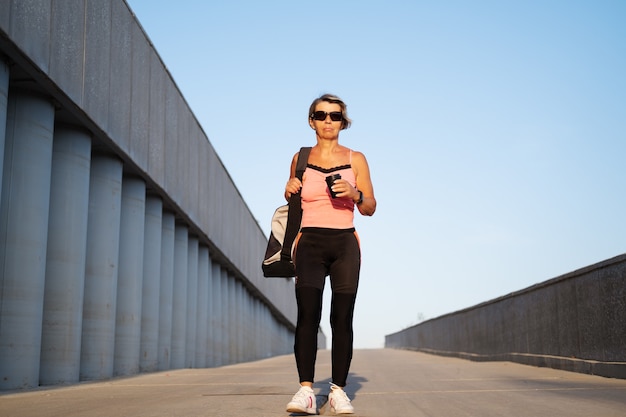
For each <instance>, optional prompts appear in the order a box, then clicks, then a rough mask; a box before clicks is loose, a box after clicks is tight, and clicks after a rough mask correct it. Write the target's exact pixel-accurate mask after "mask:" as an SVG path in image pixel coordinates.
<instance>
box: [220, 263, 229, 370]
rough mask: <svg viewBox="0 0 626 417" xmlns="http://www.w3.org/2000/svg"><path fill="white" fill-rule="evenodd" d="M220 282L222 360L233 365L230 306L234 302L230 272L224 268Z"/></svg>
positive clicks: (221, 269) (221, 271)
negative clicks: (230, 286) (230, 285)
mask: <svg viewBox="0 0 626 417" xmlns="http://www.w3.org/2000/svg"><path fill="white" fill-rule="evenodd" d="M220 280H221V287H222V309H221V312H222V317H221V320H220V328H221V332H222V338H221V342H222V343H221V346H220V352H222V355H221V358H222V364H223V365H228V364H229V363H231V361H230V358H231V356H230V345H231V341H230V336H231V332H230V319H229V317H230V305H231V304H232V301H231V299H230V288H229V281H230V280H229V279H228V271H226V269H224V268H220Z"/></svg>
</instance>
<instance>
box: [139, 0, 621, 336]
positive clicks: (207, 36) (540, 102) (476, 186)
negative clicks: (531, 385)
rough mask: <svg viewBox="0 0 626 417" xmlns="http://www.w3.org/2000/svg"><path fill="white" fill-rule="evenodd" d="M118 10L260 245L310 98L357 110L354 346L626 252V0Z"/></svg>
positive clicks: (182, 5)
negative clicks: (234, 193) (131, 16)
mask: <svg viewBox="0 0 626 417" xmlns="http://www.w3.org/2000/svg"><path fill="white" fill-rule="evenodd" d="M127 1H128V4H129V5H130V7H131V9H132V10H133V11H134V12H135V14H136V15H137V17H138V19H139V21H140V23H141V24H142V26H143V27H144V29H145V31H146V33H147V34H148V36H149V38H150V39H151V40H152V42H153V44H154V45H155V48H156V49H157V51H158V53H159V54H160V56H161V58H162V59H163V61H164V63H165V65H166V66H167V67H168V69H169V71H170V73H171V74H172V76H173V78H174V80H175V82H176V83H177V85H178V86H179V88H180V90H181V92H182V94H183V95H184V97H185V98H186V100H187V102H188V103H189V105H190V107H191V108H192V110H193V111H194V113H195V115H196V117H197V119H198V120H199V122H200V124H201V125H202V127H203V129H204V130H205V132H206V133H207V135H208V137H209V140H210V141H211V143H212V144H213V146H214V147H215V149H216V150H217V152H218V154H219V155H220V157H221V159H222V161H223V163H224V165H225V166H226V168H227V170H228V171H229V173H230V175H231V176H232V178H233V180H234V182H235V184H236V185H237V187H238V189H239V190H240V192H241V194H242V196H243V198H244V199H245V201H246V202H247V204H248V206H249V207H250V210H251V211H252V213H253V215H254V216H255V217H256V219H257V220H258V222H259V223H260V225H261V227H262V228H263V229H264V230H265V231H266V233H269V223H270V218H271V215H272V213H273V211H274V209H275V208H276V207H277V206H278V205H280V204H283V201H284V200H283V197H282V195H283V190H284V185H285V182H286V181H287V178H288V174H289V163H290V159H291V156H292V155H293V154H294V153H295V152H296V151H297V149H299V147H300V146H306V145H312V144H314V141H315V137H314V133H313V132H312V131H311V129H310V128H309V127H308V125H307V110H308V106H309V104H310V103H311V101H312V100H313V99H314V98H315V97H317V96H319V95H320V94H322V93H326V92H330V93H334V94H337V95H339V96H340V97H342V98H343V99H344V100H345V101H346V103H347V104H348V112H349V115H350V116H351V118H352V119H353V126H352V127H351V128H350V129H348V130H345V131H343V132H342V133H341V135H340V142H341V143H343V144H344V145H346V146H348V147H351V148H353V149H356V150H359V151H362V152H364V153H365V155H366V157H367V158H368V161H369V164H370V169H371V172H372V179H373V182H374V187H375V192H376V197H377V200H378V211H377V212H376V214H375V215H374V216H373V217H367V218H366V217H361V216H359V215H358V214H357V216H356V219H355V222H356V226H357V229H358V231H359V234H360V236H361V241H362V251H363V267H362V273H361V286H360V289H359V296H358V299H357V309H356V313H355V347H357V348H376V347H382V346H383V343H384V336H385V335H386V334H390V333H394V332H396V331H399V330H402V329H403V328H405V327H407V326H409V325H412V324H415V323H417V322H418V321H419V320H420V319H430V318H435V317H437V316H440V315H443V314H446V313H450V312H453V311H456V310H460V309H463V308H466V307H471V306H473V305H475V304H478V303H481V302H483V301H487V300H490V299H493V298H496V297H499V296H502V295H505V294H507V293H510V292H513V291H517V290H521V289H523V288H526V287H529V286H531V285H533V284H536V283H539V282H542V281H545V280H548V279H551V278H554V277H557V276H559V275H562V274H564V273H567V272H571V271H573V270H576V269H578V268H581V267H584V266H587V265H590V264H593V263H596V262H600V261H603V260H605V259H609V258H612V257H614V256H616V255H619V254H622V253H625V252H626V192H625V179H626V175H625V174H626V164H625V161H624V159H625V156H626V2H624V1H621V0H615V1H608V0H587V1H576V0H563V1H552V0H541V1H535V0H529V1H480V0H478V1H418V0H415V1H407V0H390V1H385V2H382V1H376V2H374V1H367V0H365V1H356V0H355V1H326V0H319V1H315V2H296V1H292V0H284V1H272V0H268V1H264V2H258V1H238V0H235V1H206V0H194V1H192V0H181V1H177V2H173V1H170V0H167V1H165V0H127ZM259 262H260V260H259ZM328 295H329V294H328V292H327V293H326V302H325V305H326V307H325V312H324V318H323V323H322V326H323V329H324V331H325V333H326V334H327V335H328V336H329V341H330V328H329V325H328V322H327V321H328V299H329V297H328Z"/></svg>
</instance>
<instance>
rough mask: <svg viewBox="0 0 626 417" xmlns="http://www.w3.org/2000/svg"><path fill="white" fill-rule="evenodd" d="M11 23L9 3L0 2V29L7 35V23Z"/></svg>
mask: <svg viewBox="0 0 626 417" xmlns="http://www.w3.org/2000/svg"><path fill="white" fill-rule="evenodd" d="M10 21H11V2H10V1H0V29H2V31H3V32H5V33H9V22H10Z"/></svg>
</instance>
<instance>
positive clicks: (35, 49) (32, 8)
mask: <svg viewBox="0 0 626 417" xmlns="http://www.w3.org/2000/svg"><path fill="white" fill-rule="evenodd" d="M2 3H7V1H6V0H5V1H2ZM8 3H10V4H11V6H10V8H11V10H10V12H9V13H10V16H11V21H10V23H9V31H8V32H9V35H10V36H11V40H12V41H13V42H14V43H15V44H16V45H17V46H18V47H19V48H20V49H21V50H22V51H24V52H25V53H26V55H28V57H29V58H30V59H31V60H32V61H33V62H34V63H35V64H36V65H38V66H39V68H40V69H41V70H42V71H43V72H44V73H48V70H49V64H50V49H49V48H48V46H49V44H50V43H49V39H50V16H51V13H52V9H51V3H52V2H51V1H50V0H12V1H9V2H8Z"/></svg>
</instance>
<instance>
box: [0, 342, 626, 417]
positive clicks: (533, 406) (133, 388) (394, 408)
mask: <svg viewBox="0 0 626 417" xmlns="http://www.w3.org/2000/svg"><path fill="white" fill-rule="evenodd" d="M316 372H317V378H318V382H316V384H315V387H314V389H315V392H316V394H317V399H318V407H319V409H320V410H319V411H320V414H321V415H332V413H331V412H330V410H329V409H328V408H329V407H328V406H327V405H326V396H327V394H328V391H329V386H328V381H329V377H330V351H328V350H322V351H320V352H319V354H318V363H317V369H316ZM298 388H299V385H298V379H297V374H296V367H295V362H294V360H293V357H292V355H286V356H280V357H276V358H270V359H265V360H261V361H256V362H250V363H244V364H237V365H230V366H224V367H219V368H209V369H182V370H175V371H168V372H159V373H153V374H141V375H138V376H133V377H128V378H116V379H113V380H108V381H104V382H88V383H80V384H77V385H71V386H62V387H59V386H56V387H41V388H38V389H35V390H30V391H23V392H18V391H11V392H7V391H5V392H0V417H76V416H81V417H82V416H89V417H200V416H219V417H234V416H237V417H243V416H254V417H266V416H267V417H270V416H271V417H276V416H293V415H295V414H290V413H288V412H286V411H285V405H286V404H287V402H289V400H290V399H291V397H292V395H293V394H294V393H295V392H296V391H297V390H298ZM345 390H346V392H347V393H348V395H349V396H350V398H352V404H353V405H354V408H355V414H354V416H358V417H400V416H411V417H421V416H438V417H466V416H467V417H469V416H476V417H490V416H498V417H501V416H507V417H508V416H529V417H530V416H532V417H537V416H546V417H547V416H549V417H561V416H563V417H576V416H584V417H610V416H611V417H612V416H615V417H617V416H619V417H624V416H626V380H621V379H610V378H603V377H598V376H593V375H585V374H578V373H574V372H566V371H559V370H553V369H547V368H536V367H532V366H526V365H519V364H514V363H510V362H471V361H467V360H463V359H457V358H447V357H440V356H433V355H427V354H424V353H419V352H411V351H402V350H392V349H372V350H357V351H355V353H354V360H353V363H352V368H351V374H350V378H349V384H348V386H347V387H346V389H345Z"/></svg>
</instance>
